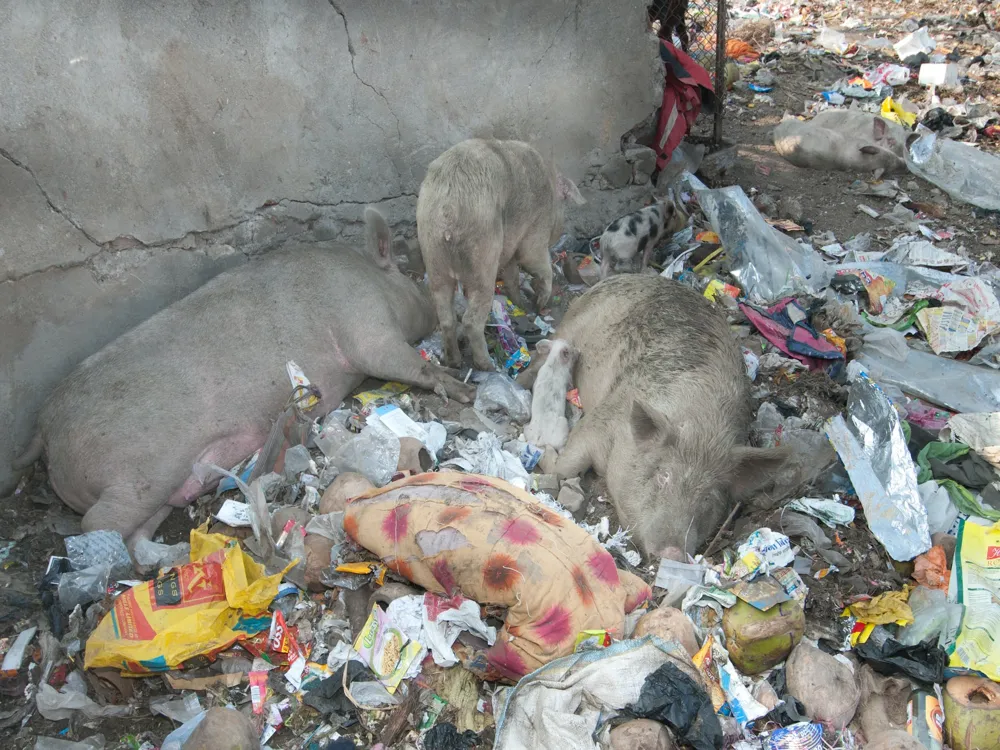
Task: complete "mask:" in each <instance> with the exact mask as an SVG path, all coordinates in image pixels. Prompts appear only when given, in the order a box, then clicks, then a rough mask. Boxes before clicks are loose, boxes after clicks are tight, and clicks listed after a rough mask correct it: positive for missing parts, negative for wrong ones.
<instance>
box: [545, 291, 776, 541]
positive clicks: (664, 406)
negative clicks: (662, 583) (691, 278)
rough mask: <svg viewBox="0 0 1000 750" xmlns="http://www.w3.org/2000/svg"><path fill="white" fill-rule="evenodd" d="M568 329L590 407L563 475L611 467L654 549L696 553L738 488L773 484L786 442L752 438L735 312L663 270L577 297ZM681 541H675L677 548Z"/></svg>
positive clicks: (609, 473)
mask: <svg viewBox="0 0 1000 750" xmlns="http://www.w3.org/2000/svg"><path fill="white" fill-rule="evenodd" d="M558 335H559V338H561V339H565V340H566V341H567V342H569V343H570V344H571V345H572V346H573V347H574V348H576V349H577V350H578V351H579V353H580V354H579V359H578V360H577V366H576V371H575V383H576V386H577V388H578V390H579V393H580V400H581V402H582V403H583V411H584V415H583V418H582V419H581V420H580V421H579V422H578V423H577V425H576V427H574V428H573V431H572V432H571V433H570V436H569V441H568V442H567V443H566V448H565V449H564V450H563V452H562V454H561V455H560V457H559V460H558V462H557V464H556V473H557V474H558V475H559V476H560V477H575V476H579V475H580V474H583V473H584V472H585V471H586V470H587V469H590V468H593V469H594V470H595V471H596V472H597V473H598V474H600V475H602V476H604V477H605V479H606V480H607V484H608V490H609V492H610V494H611V499H612V501H613V503H614V505H615V508H616V510H617V511H618V517H619V519H620V520H621V523H622V525H623V526H627V527H628V528H630V529H632V530H633V533H634V535H635V541H636V544H637V546H638V547H639V548H640V549H642V550H643V551H644V552H646V553H647V554H651V555H659V554H663V553H668V554H673V555H676V552H677V550H682V551H684V552H687V553H693V552H694V551H695V550H696V549H697V548H698V546H699V545H700V544H701V543H702V542H704V541H705V540H706V538H707V537H708V536H709V535H710V534H712V533H713V532H714V531H715V530H716V529H717V528H718V527H719V525H720V524H721V523H722V520H723V519H724V518H725V516H726V514H727V513H728V512H729V510H730V504H731V502H732V500H733V499H735V498H742V497H745V496H747V495H748V494H750V493H752V492H753V491H755V490H756V489H758V488H760V487H762V486H764V485H765V484H766V483H767V482H768V481H769V479H770V475H771V474H772V473H773V472H774V471H775V470H776V469H777V468H778V467H779V466H780V465H781V463H782V462H783V461H784V459H785V453H784V452H783V451H782V450H780V449H770V450H767V449H760V448H750V447H747V446H746V439H747V431H748V429H749V425H750V421H751V416H752V414H751V405H750V387H749V381H748V380H747V376H746V367H745V365H744V364H743V356H742V354H741V353H740V349H739V347H738V346H737V345H736V342H735V341H734V340H733V338H732V335H731V334H730V332H729V326H728V325H727V323H726V319H725V317H723V315H722V314H721V313H720V312H719V311H718V310H717V309H716V308H714V307H713V306H712V305H711V303H710V302H708V301H707V300H706V299H704V298H703V297H702V296H701V295H700V294H698V293H697V292H695V291H694V290H692V289H690V288H688V287H686V286H684V285H682V284H679V283H677V282H676V281H671V280H668V279H664V278H661V277H659V276H641V275H640V276H636V275H625V276H614V277H612V278H610V279H608V280H606V281H602V282H601V283H599V284H597V285H596V286H595V287H593V288H592V289H590V290H588V291H587V292H586V293H585V294H583V295H582V296H581V297H579V298H578V299H576V300H575V301H574V302H573V304H571V305H570V307H569V310H568V311H567V313H566V317H565V318H564V319H563V322H562V324H561V325H560V326H559V331H558ZM670 548H674V550H673V551H670Z"/></svg>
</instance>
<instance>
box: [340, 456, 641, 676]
mask: <svg viewBox="0 0 1000 750" xmlns="http://www.w3.org/2000/svg"><path fill="white" fill-rule="evenodd" d="M344 530H345V531H346V532H347V535H348V536H349V537H351V539H353V540H354V541H356V542H357V543H358V544H360V545H361V546H363V547H365V548H366V549H368V550H371V551H372V552H373V553H375V554H376V555H378V556H379V557H380V558H381V559H382V560H383V562H385V564H386V565H387V566H388V567H389V568H390V569H391V570H394V571H395V572H397V573H398V574H399V575H401V576H403V577H404V578H406V579H408V580H410V581H413V582H414V583H416V584H418V585H419V586H422V587H423V588H425V589H427V590H428V591H432V592H434V593H436V594H443V595H445V596H448V597H451V596H454V595H455V594H461V595H462V596H465V597H467V598H469V599H474V600H475V601H477V602H479V603H480V604H500V605H503V606H506V607H507V608H508V610H507V620H506V623H505V624H504V627H503V628H502V629H501V630H500V632H499V634H498V635H497V640H496V643H495V644H494V645H493V646H492V647H491V648H490V649H489V651H487V663H488V667H489V669H488V670H487V675H488V676H489V677H493V678H507V679H509V680H512V681H515V682H516V681H517V680H519V679H520V678H521V677H523V676H524V675H525V674H527V673H528V672H531V671H533V670H535V669H537V668H538V667H540V666H541V665H543V664H545V663H547V662H549V661H551V660H552V659H555V658H557V657H559V656H565V655H566V654H569V653H571V652H572V651H573V645H574V642H575V640H576V636H577V634H578V633H580V631H582V630H608V631H610V632H611V633H612V634H613V635H615V636H616V637H619V638H620V637H622V635H623V634H624V630H625V614H626V613H627V612H631V611H632V610H633V609H635V608H636V607H637V606H638V605H639V604H641V603H642V602H645V601H647V600H649V599H650V597H651V595H652V592H651V590H650V588H649V586H648V585H647V584H646V583H645V582H643V581H642V580H641V579H640V578H638V577H637V576H635V575H633V574H631V573H628V572H624V571H619V570H618V569H617V568H616V567H615V562H614V559H613V558H612V557H611V555H610V554H609V553H608V552H607V550H605V549H604V548H603V547H601V546H600V545H599V544H598V543H597V542H596V541H594V539H593V537H591V536H590V534H588V533H587V532H586V531H584V530H583V529H581V528H580V527H578V526H577V525H576V524H574V523H573V522H572V521H571V520H567V519H565V518H563V517H562V516H560V515H558V514H557V513H554V512H553V511H551V510H549V509H548V508H546V507H545V506H544V505H542V504H540V503H539V502H538V501H537V500H535V499H534V498H533V497H532V496H531V495H530V494H528V493H527V492H525V491H523V490H520V489H518V488H516V487H514V486H512V485H510V484H507V483H506V482H504V481H502V480H500V479H495V478H493V477H486V476H480V475H471V474H458V473H433V474H418V475H417V476H413V477H408V478H405V479H401V480H398V481H396V482H393V483H392V484H389V485H387V486H386V487H383V488H381V489H375V490H371V491H369V492H367V493H365V494H363V495H360V496H358V497H356V498H354V499H353V500H351V501H350V502H349V503H348V505H347V508H346V511H345V513H344Z"/></svg>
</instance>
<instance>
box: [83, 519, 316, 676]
mask: <svg viewBox="0 0 1000 750" xmlns="http://www.w3.org/2000/svg"><path fill="white" fill-rule="evenodd" d="M297 562H298V561H297V560H296V561H295V562H294V563H291V564H290V565H289V566H288V567H287V568H286V569H285V570H284V571H282V572H281V573H278V574H275V575H272V576H268V575H266V573H265V571H264V567H263V566H262V565H259V564H258V563H256V562H254V560H253V559H252V558H250V557H249V556H248V555H247V554H246V553H245V552H243V550H242V549H241V548H240V546H239V543H238V542H237V541H236V540H235V539H231V538H229V537H226V536H223V535H222V534H206V533H204V532H202V531H199V530H198V529H194V530H192V531H191V562H190V563H187V564H186V565H178V566H176V567H173V568H171V569H170V570H168V571H167V572H166V573H164V574H163V575H161V576H159V577H157V578H155V579H153V580H152V581H146V582H144V583H141V584H139V585H138V586H133V587H132V588H130V589H128V590H126V591H124V592H123V593H122V594H121V595H120V596H119V597H118V598H117V599H116V600H115V603H114V606H113V607H112V609H111V611H110V612H108V614H106V615H105V616H104V619H102V620H101V622H100V623H99V624H98V626H97V627H96V628H95V629H94V632H93V633H92V634H91V636H90V638H89V639H88V640H87V648H86V657H85V661H84V664H85V667H86V669H97V668H100V667H115V668H118V669H120V670H121V671H122V673H123V674H126V675H145V674H149V673H151V672H166V671H168V670H171V669H179V668H183V667H184V666H185V662H188V661H189V660H191V659H194V658H195V657H206V658H207V659H209V660H212V659H214V658H215V655H216V654H218V653H219V652H221V651H224V650H226V649H228V648H230V647H231V646H232V645H233V644H234V643H236V642H237V641H242V640H245V639H247V638H250V637H252V636H254V635H256V634H257V633H260V632H261V631H266V630H268V628H270V626H271V617H270V615H269V614H268V613H267V607H268V605H269V604H270V603H271V601H272V600H273V599H274V597H275V596H276V595H277V593H278V584H279V583H280V582H281V578H282V576H283V575H284V574H285V572H287V571H288V570H289V569H291V567H292V566H293V565H295V564H296V563H297Z"/></svg>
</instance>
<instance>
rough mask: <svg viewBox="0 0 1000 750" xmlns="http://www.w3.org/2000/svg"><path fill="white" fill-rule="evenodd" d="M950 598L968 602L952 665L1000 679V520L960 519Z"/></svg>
mask: <svg viewBox="0 0 1000 750" xmlns="http://www.w3.org/2000/svg"><path fill="white" fill-rule="evenodd" d="M948 600H949V601H955V602H958V603H959V604H962V605H964V606H965V612H964V614H963V615H962V625H961V628H960V629H959V631H958V637H957V638H956V639H955V642H954V643H953V644H952V645H951V646H949V647H948V653H949V654H950V655H951V658H950V660H949V662H948V665H949V666H951V667H958V668H962V667H964V668H967V669H973V670H976V671H977V672H982V673H983V674H984V675H986V676H987V677H989V678H990V679H991V680H993V681H1000V632H998V630H997V623H998V622H1000V604H998V602H1000V523H995V524H993V525H992V526H980V525H979V524H977V523H974V522H972V521H967V520H964V519H962V520H960V521H959V524H958V542H957V545H956V547H955V562H954V566H953V568H952V571H951V582H950V585H949V588H948Z"/></svg>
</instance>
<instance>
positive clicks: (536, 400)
mask: <svg viewBox="0 0 1000 750" xmlns="http://www.w3.org/2000/svg"><path fill="white" fill-rule="evenodd" d="M536 351H538V352H540V353H541V354H542V355H543V356H544V357H545V364H543V365H542V367H541V369H539V371H538V377H537V378H535V384H534V386H533V387H532V389H531V421H530V422H528V425H527V426H526V427H525V428H524V437H525V439H526V440H527V441H528V442H529V443H532V444H533V445H536V446H538V447H540V448H554V449H555V450H557V451H561V450H562V449H563V446H565V445H566V438H568V437H569V420H567V419H566V392H567V391H568V390H569V389H570V387H571V383H572V382H573V365H575V364H576V355H577V352H576V350H575V349H573V347H571V346H570V345H569V344H567V343H566V342H565V341H563V340H562V339H556V340H555V341H544V340H543V341H539V342H538V344H537V345H536Z"/></svg>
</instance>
